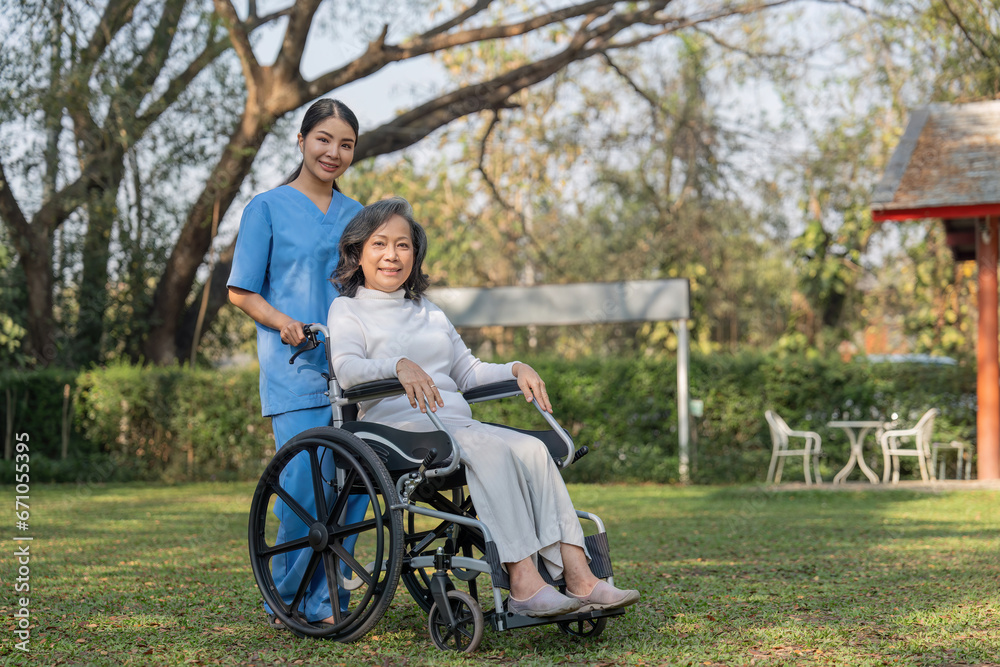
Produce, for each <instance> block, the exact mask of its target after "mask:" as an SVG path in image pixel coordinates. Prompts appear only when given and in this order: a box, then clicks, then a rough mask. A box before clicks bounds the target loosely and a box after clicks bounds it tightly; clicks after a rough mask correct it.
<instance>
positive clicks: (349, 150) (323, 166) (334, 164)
mask: <svg viewBox="0 0 1000 667" xmlns="http://www.w3.org/2000/svg"><path fill="white" fill-rule="evenodd" d="M356 141H357V137H356V136H354V130H353V129H352V128H351V126H350V125H348V124H347V123H346V122H344V121H342V120H341V119H339V118H326V119H324V120H321V121H320V122H318V123H316V125H314V126H313V128H312V129H311V130H309V134H307V135H306V136H304V137H303V136H302V135H301V134H299V150H301V151H302V169H303V171H305V172H307V173H308V174H309V175H310V176H312V177H313V178H315V179H316V180H317V181H319V182H321V183H326V184H329V185H330V187H333V182H334V180H336V179H337V178H339V177H340V176H341V175H342V174H343V173H344V172H345V171H347V168H348V167H350V166H351V162H352V161H353V160H354V144H355V142H356Z"/></svg>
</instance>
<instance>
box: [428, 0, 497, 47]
mask: <svg viewBox="0 0 1000 667" xmlns="http://www.w3.org/2000/svg"><path fill="white" fill-rule="evenodd" d="M492 4H493V0H477V2H476V4H474V5H472V6H471V7H469V8H468V9H466V10H465V11H464V12H462V13H460V14H457V15H456V16H454V17H453V18H452V19H450V20H448V21H445V22H444V23H442V24H440V25H437V26H435V27H433V28H431V29H430V30H428V31H427V32H425V33H424V34H423V35H421V37H422V38H424V39H430V38H431V37H436V36H437V35H440V34H442V33H445V32H448V31H449V30H451V29H452V28H454V27H455V26H459V25H462V24H463V23H465V22H466V21H468V20H469V19H471V18H472V17H473V16H475V15H476V14H478V13H480V12H482V11H483V10H485V9H486V8H487V7H489V6H490V5H492Z"/></svg>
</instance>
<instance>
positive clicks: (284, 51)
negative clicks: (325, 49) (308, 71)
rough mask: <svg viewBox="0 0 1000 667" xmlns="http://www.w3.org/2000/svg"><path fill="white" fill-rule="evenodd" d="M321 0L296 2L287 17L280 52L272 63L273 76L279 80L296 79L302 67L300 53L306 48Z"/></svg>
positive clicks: (299, 0)
mask: <svg viewBox="0 0 1000 667" xmlns="http://www.w3.org/2000/svg"><path fill="white" fill-rule="evenodd" d="M320 2H321V0H298V1H297V2H296V3H295V5H293V6H294V11H293V12H292V13H291V14H290V15H289V16H288V27H287V28H285V38H284V39H283V40H282V42H281V50H279V51H278V57H277V59H276V60H275V62H274V69H275V70H276V72H275V74H276V76H277V77H278V78H281V79H286V80H288V79H297V78H299V71H300V67H301V65H302V53H303V51H304V50H305V48H306V38H307V37H308V36H309V28H310V26H311V25H312V21H313V16H315V14H316V10H317V9H319V5H320Z"/></svg>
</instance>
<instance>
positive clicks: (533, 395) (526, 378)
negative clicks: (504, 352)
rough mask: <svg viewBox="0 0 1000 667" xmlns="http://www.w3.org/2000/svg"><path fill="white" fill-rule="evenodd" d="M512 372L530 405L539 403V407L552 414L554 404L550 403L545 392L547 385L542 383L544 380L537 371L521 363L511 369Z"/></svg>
mask: <svg viewBox="0 0 1000 667" xmlns="http://www.w3.org/2000/svg"><path fill="white" fill-rule="evenodd" d="M511 372H512V373H513V374H514V377H516V378H517V386H518V387H520V388H521V392H522V393H523V394H524V399H525V400H526V401H528V402H529V403H531V401H532V400H536V401H538V407H540V408H541V409H542V410H545V411H546V412H548V413H551V412H552V404H551V403H550V402H549V395H548V393H547V392H546V391H545V383H544V382H542V378H541V377H540V376H539V375H538V373H537V372H535V369H534V368H532V367H531V366H529V365H528V364H522V363H521V362H520V361H519V362H517V363H516V364H514V366H513V367H512V368H511Z"/></svg>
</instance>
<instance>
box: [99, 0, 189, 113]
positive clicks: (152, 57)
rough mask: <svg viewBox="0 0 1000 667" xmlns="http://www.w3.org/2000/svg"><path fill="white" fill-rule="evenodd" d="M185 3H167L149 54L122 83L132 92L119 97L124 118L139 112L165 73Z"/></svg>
mask: <svg viewBox="0 0 1000 667" xmlns="http://www.w3.org/2000/svg"><path fill="white" fill-rule="evenodd" d="M185 2H186V0H167V2H165V3H164V5H163V13H161V14H160V20H159V22H158V23H157V24H156V27H155V28H154V29H153V36H152V38H151V39H150V41H149V46H148V47H147V48H146V53H145V54H144V55H143V57H142V60H141V61H140V62H139V64H138V65H137V66H136V68H135V69H134V70H132V73H131V74H130V75H129V76H128V77H126V78H125V80H124V81H123V82H122V83H121V88H122V90H125V91H128V93H129V94H128V95H120V96H118V97H117V101H118V102H119V104H120V108H119V110H118V114H119V115H120V116H121V117H122V118H125V117H128V118H132V117H134V116H135V109H136V108H137V107H138V106H139V104H140V103H141V102H142V99H143V98H144V97H145V96H146V94H147V93H148V92H149V91H150V89H151V88H152V87H153V83H154V82H155V81H156V79H157V77H158V76H159V75H160V72H161V71H162V70H163V65H164V64H165V63H166V61H167V56H169V55H170V47H171V45H172V44H173V43H174V37H175V36H176V35H177V24H178V23H179V22H180V20H181V14H182V13H183V11H184V4H185ZM112 117H113V115H112V114H108V118H109V119H110V118H112ZM108 129H111V128H108Z"/></svg>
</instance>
